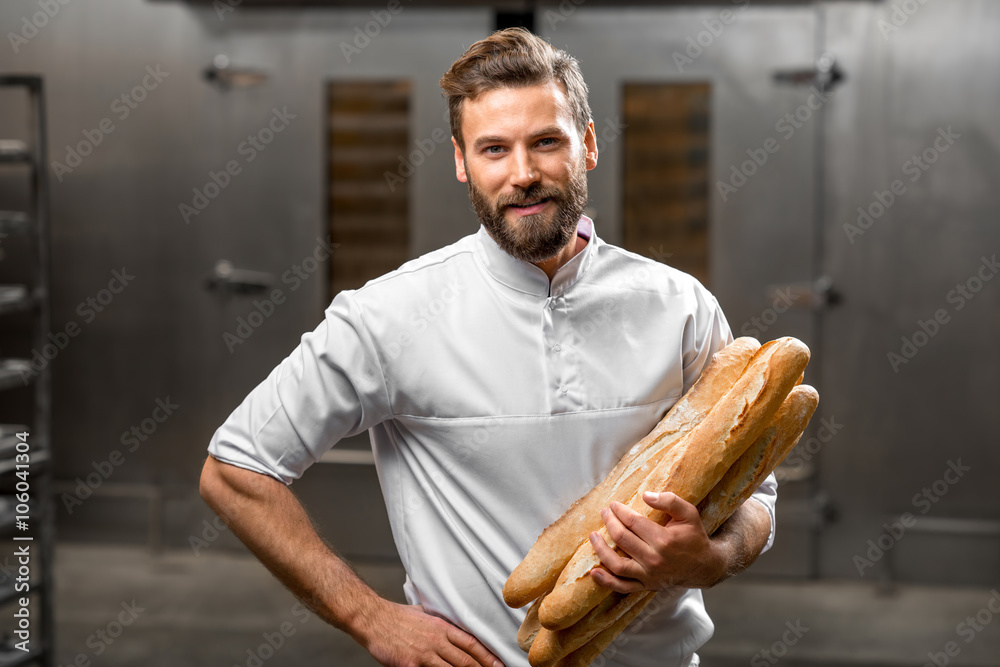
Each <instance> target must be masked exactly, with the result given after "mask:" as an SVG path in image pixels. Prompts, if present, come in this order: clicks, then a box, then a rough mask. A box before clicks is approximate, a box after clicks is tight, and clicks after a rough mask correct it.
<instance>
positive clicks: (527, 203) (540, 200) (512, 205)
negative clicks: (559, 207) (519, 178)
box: [509, 197, 551, 208]
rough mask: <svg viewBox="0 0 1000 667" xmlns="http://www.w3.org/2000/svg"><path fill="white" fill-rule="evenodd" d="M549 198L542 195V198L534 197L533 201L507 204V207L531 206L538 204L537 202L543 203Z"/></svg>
mask: <svg viewBox="0 0 1000 667" xmlns="http://www.w3.org/2000/svg"><path fill="white" fill-rule="evenodd" d="M550 199H551V197H544V198H542V199H536V200H534V201H529V202H525V203H523V204H509V208H531V207H532V206H538V205H539V204H544V203H545V202H547V201H549V200H550Z"/></svg>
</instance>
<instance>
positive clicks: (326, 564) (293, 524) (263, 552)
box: [201, 456, 382, 644]
mask: <svg viewBox="0 0 1000 667" xmlns="http://www.w3.org/2000/svg"><path fill="white" fill-rule="evenodd" d="M201 495H202V497H203V498H204V499H205V502H207V503H208V505H209V506H210V507H211V508H212V509H213V510H215V512H216V513H217V514H219V516H221V517H222V519H223V520H224V521H225V522H226V524H227V525H228V526H229V528H230V529H231V530H232V531H233V533H235V534H236V536H237V537H239V538H240V540H242V542H243V543H244V544H245V545H246V546H247V548H249V549H250V551H251V552H253V554H254V555H255V556H256V557H257V558H258V559H259V560H260V561H261V562H262V563H263V564H264V565H265V566H266V567H267V568H268V569H269V570H270V571H271V572H272V573H273V574H274V575H275V577H277V578H278V579H279V580H280V581H281V582H282V583H283V584H284V585H285V586H287V587H288V589H289V590H291V591H292V593H293V594H295V596H296V597H298V598H299V599H300V600H302V601H303V603H305V604H306V605H308V606H309V607H310V608H311V609H312V610H313V611H315V612H316V613H317V614H318V615H320V616H321V617H322V618H324V619H325V620H326V621H327V622H328V623H330V624H331V625H333V626H335V627H337V628H339V629H341V630H343V631H345V632H347V633H348V634H350V635H351V636H352V637H354V638H355V640H357V641H359V642H360V643H362V644H364V643H365V638H364V637H362V636H361V635H362V630H363V629H364V628H365V627H366V626H367V623H366V622H365V621H366V618H368V617H370V616H371V615H372V614H373V613H375V612H376V609H377V607H378V605H379V604H380V603H381V601H382V600H381V598H380V597H379V596H378V595H377V594H376V593H375V592H374V591H373V590H372V589H371V588H370V587H369V586H368V585H367V584H365V583H364V582H363V581H362V580H361V579H360V578H359V577H358V576H357V575H356V574H355V573H354V571H353V570H351V568H350V567H349V566H348V565H347V563H345V562H344V561H343V560H341V559H340V558H338V557H337V555H336V554H335V553H334V552H333V551H332V550H331V549H330V548H329V547H328V546H327V545H326V544H325V543H324V542H323V541H322V539H320V537H319V535H318V534H317V533H316V530H315V529H314V528H313V525H312V522H311V521H310V520H309V517H308V515H307V514H306V512H305V509H303V507H302V505H301V504H300V503H299V502H298V500H297V499H296V498H295V496H294V494H292V492H291V491H290V490H289V489H288V488H287V487H286V486H285V485H284V484H282V483H281V482H279V481H278V480H275V479H272V478H270V477H267V476H265V475H260V474H258V473H255V472H252V471H249V470H244V469H242V468H237V467H235V466H231V465H229V464H226V463H222V462H220V461H218V460H217V459H215V458H213V457H211V456H209V457H208V460H207V461H206V462H205V467H204V468H203V470H202V476H201Z"/></svg>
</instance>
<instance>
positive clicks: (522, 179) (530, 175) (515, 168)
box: [509, 147, 540, 188]
mask: <svg viewBox="0 0 1000 667" xmlns="http://www.w3.org/2000/svg"><path fill="white" fill-rule="evenodd" d="M509 164H510V183H511V185H513V186H515V187H518V188H528V187H530V186H531V185H533V184H534V183H536V182H538V180H539V178H540V176H539V173H538V166H537V165H536V164H535V159H534V157H532V155H531V151H529V150H527V149H525V148H524V147H518V148H516V149H514V151H513V152H512V154H511V159H510V161H509Z"/></svg>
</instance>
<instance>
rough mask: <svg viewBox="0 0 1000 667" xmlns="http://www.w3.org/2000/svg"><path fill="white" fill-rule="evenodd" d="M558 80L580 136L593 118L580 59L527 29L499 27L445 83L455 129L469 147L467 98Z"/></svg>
mask: <svg viewBox="0 0 1000 667" xmlns="http://www.w3.org/2000/svg"><path fill="white" fill-rule="evenodd" d="M553 79H554V80H556V81H558V82H559V83H561V84H562V85H563V88H565V89H566V95H567V97H568V98H569V103H570V107H571V109H572V111H573V116H574V120H575V121H576V125H577V129H579V131H580V136H583V135H584V134H585V133H586V131H587V125H588V123H590V118H591V116H590V104H589V103H588V102H587V84H586V83H585V82H584V80H583V75H582V74H581V73H580V64H579V63H578V62H577V60H576V58H574V57H573V56H571V55H569V54H568V53H566V52H565V51H563V50H562V49H557V48H555V47H554V46H552V45H551V44H549V43H548V42H546V41H545V40H544V39H542V38H541V37H538V36H537V35H533V34H532V33H530V32H528V31H527V30H525V29H524V28H507V29H506V30H498V31H497V32H495V33H493V34H492V35H490V36H489V37H487V38H486V39H481V40H479V41H478V42H476V43H475V44H473V45H472V46H470V47H469V50H468V51H466V52H465V53H464V54H463V55H462V57H461V58H459V59H458V60H456V61H455V62H454V63H453V64H452V66H451V67H450V68H448V71H447V72H445V74H444V76H442V77H441V82H440V83H441V88H442V89H444V94H445V96H446V97H447V98H448V118H449V123H450V125H451V134H452V136H454V137H455V140H456V141H458V145H459V146H460V147H461V148H462V150H463V151H465V140H464V139H463V137H462V102H464V101H465V100H467V99H468V100H474V99H475V98H476V97H478V96H479V95H480V94H482V93H485V92H488V91H491V90H496V89H498V88H518V87H522V86H535V85H539V84H545V83H548V82H549V81H552V80H553Z"/></svg>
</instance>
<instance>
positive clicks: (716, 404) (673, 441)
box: [503, 338, 819, 667]
mask: <svg viewBox="0 0 1000 667" xmlns="http://www.w3.org/2000/svg"><path fill="white" fill-rule="evenodd" d="M808 362H809V348H807V347H806V346H805V344H803V343H802V342H801V341H799V340H796V339H795V338H780V339H778V340H774V341H771V342H769V343H766V344H764V345H763V346H762V345H760V343H758V342H757V341H756V340H755V339H753V338H738V339H736V340H735V341H733V342H732V343H731V344H729V345H728V346H726V347H725V348H724V349H723V350H721V351H719V352H718V353H717V354H716V355H715V356H714V357H713V358H712V360H711V362H710V363H709V364H708V366H707V367H706V368H705V370H704V371H703V372H702V374H701V376H700V377H699V378H698V381H697V382H696V383H695V384H694V386H692V387H691V389H690V390H689V391H688V392H687V393H686V394H685V395H684V396H683V397H682V398H681V399H680V400H679V401H678V402H677V403H676V404H675V405H674V406H673V407H672V408H671V409H670V411H669V412H667V414H666V415H665V416H664V417H663V419H662V420H660V422H659V423H658V424H657V425H656V427H655V428H654V429H653V430H652V432H651V433H650V434H649V435H647V436H646V437H645V438H643V439H642V440H641V441H639V442H638V443H637V444H636V445H635V446H634V447H632V448H631V449H630V450H629V451H628V452H627V453H626V454H625V456H624V457H623V458H622V460H621V461H620V462H619V463H618V465H617V466H616V467H615V468H614V470H612V471H611V472H610V473H609V474H608V476H607V477H606V478H605V479H604V481H603V482H601V483H600V484H598V485H597V486H596V487H594V488H593V489H592V490H591V491H590V492H589V493H588V494H587V495H585V496H584V497H583V498H580V499H579V500H578V501H576V502H575V503H573V506H572V507H570V508H569V509H568V510H567V511H566V512H565V513H564V514H563V515H562V516H561V517H559V519H557V520H556V521H555V522H554V523H553V524H552V525H551V526H549V527H548V528H546V529H545V531H544V532H543V533H542V534H541V535H540V536H539V538H538V540H537V541H536V542H535V545H534V546H533V547H532V548H531V550H530V551H529V552H528V555H527V556H525V558H524V560H523V561H522V562H521V564H520V565H518V566H517V568H516V569H515V570H514V572H513V573H512V574H511V575H510V577H509V578H508V579H507V583H506V584H505V585H504V589H503V596H504V601H505V602H506V603H507V604H508V605H509V606H511V607H514V608H519V607H523V606H524V605H526V604H528V603H529V602H531V601H532V600H534V604H533V605H532V606H531V607H530V609H529V610H528V614H527V617H526V618H525V620H524V622H523V623H522V625H521V629H520V631H519V632H518V636H517V640H518V644H519V645H520V646H521V648H522V649H523V650H525V651H527V652H528V661H529V662H530V663H531V665H533V667H570V666H572V667H585V666H586V665H589V664H590V662H591V661H593V660H594V658H596V657H597V656H598V655H600V653H601V652H602V651H604V649H605V648H607V647H608V646H609V645H610V644H611V642H612V641H614V639H615V638H616V637H617V636H618V635H619V633H621V632H622V630H624V629H625V627H626V626H627V625H628V624H629V623H630V622H632V620H633V619H635V618H636V617H637V616H638V615H639V614H640V613H641V612H642V610H643V609H644V608H645V607H646V605H647V604H648V603H649V602H650V601H651V600H652V599H653V596H654V595H655V593H653V592H650V591H641V592H638V593H631V594H623V593H616V592H613V591H611V590H609V589H607V588H604V587H602V586H599V585H598V584H597V583H596V582H595V581H594V579H593V578H592V577H590V576H588V574H589V572H590V570H591V569H593V568H594V567H601V565H600V560H599V559H598V557H597V554H596V552H595V551H594V548H593V546H592V545H591V544H590V541H589V539H588V536H589V535H590V533H591V532H593V531H598V532H599V533H600V535H601V536H602V537H603V538H604V540H605V542H607V543H608V545H609V546H611V547H612V548H617V547H616V545H615V543H614V540H612V538H611V537H610V536H609V535H608V532H607V529H606V528H604V522H603V520H602V519H601V516H600V512H601V510H602V509H604V508H605V507H607V506H608V505H609V504H610V503H611V502H612V501H619V502H621V503H625V504H626V505H628V506H630V507H631V508H632V509H633V510H635V511H636V512H638V513H639V514H641V515H644V516H646V517H649V518H650V519H651V520H653V521H656V522H658V523H660V524H665V523H666V521H667V519H668V518H669V517H668V516H667V515H666V514H665V513H664V512H661V511H659V510H654V509H653V508H651V507H650V506H649V505H647V504H646V503H645V502H644V501H643V500H642V494H643V493H644V492H645V491H671V492H673V493H675V494H677V495H678V496H679V497H681V498H683V499H684V500H686V501H688V502H690V503H691V504H693V505H696V506H697V507H698V510H699V512H700V514H701V519H702V523H703V524H704V526H705V530H706V532H707V533H708V534H709V535H711V534H712V533H714V532H715V530H716V529H717V528H718V527H719V526H721V525H722V524H723V523H724V522H725V521H726V519H728V518H729V516H730V515H731V514H732V513H733V512H735V511H736V510H737V509H738V508H739V506H740V505H742V504H743V502H744V501H746V499H747V498H749V497H750V496H751V495H752V494H753V492H754V491H755V490H756V489H757V487H758V486H759V485H760V483H761V482H762V481H763V480H764V479H765V478H766V477H767V476H768V475H769V474H770V473H771V471H772V470H774V468H775V467H777V465H778V464H779V463H781V461H782V460H783V459H784V458H785V456H786V455H787V454H788V452H789V451H791V449H792V447H794V446H795V444H796V443H797V442H798V440H799V437H800V436H801V435H802V431H803V430H804V429H805V427H806V425H807V424H808V422H809V419H810V417H812V414H813V412H814V411H815V410H816V405H817V403H818V402H819V395H818V394H817V393H816V390H815V389H813V388H812V387H809V386H807V385H801V384H799V382H801V380H802V373H803V371H804V370H805V367H806V364H807V363H808ZM618 551H619V553H621V554H623V555H624V552H622V551H621V550H620V549H619V550H618Z"/></svg>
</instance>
